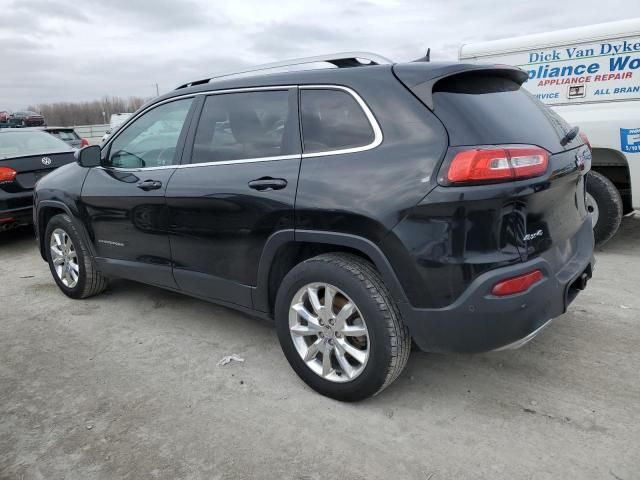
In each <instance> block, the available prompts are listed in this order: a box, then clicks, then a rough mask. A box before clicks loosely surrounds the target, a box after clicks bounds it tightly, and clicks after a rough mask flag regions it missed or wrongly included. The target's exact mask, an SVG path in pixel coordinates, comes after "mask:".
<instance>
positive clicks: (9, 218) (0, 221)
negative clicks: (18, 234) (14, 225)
mask: <svg viewBox="0 0 640 480" xmlns="http://www.w3.org/2000/svg"><path fill="white" fill-rule="evenodd" d="M14 220H15V219H14V218H13V217H6V218H0V223H7V222H13V221H14Z"/></svg>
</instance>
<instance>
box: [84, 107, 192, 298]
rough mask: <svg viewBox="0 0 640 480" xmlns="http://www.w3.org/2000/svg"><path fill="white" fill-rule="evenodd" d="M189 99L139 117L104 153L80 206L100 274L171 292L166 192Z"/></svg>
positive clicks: (185, 127)
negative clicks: (132, 280)
mask: <svg viewBox="0 0 640 480" xmlns="http://www.w3.org/2000/svg"><path fill="white" fill-rule="evenodd" d="M192 105H193V98H181V99H177V100H173V101H167V102H163V103H162V104H159V105H157V106H154V107H151V108H150V109H149V110H147V111H146V112H144V113H143V114H142V115H139V116H138V117H137V118H136V119H135V120H133V122H131V123H130V124H129V125H127V126H126V127H124V128H123V129H122V130H121V131H119V132H118V133H117V135H116V136H114V138H113V139H112V140H111V141H110V142H109V143H108V144H107V145H106V147H105V148H104V149H103V159H102V163H103V165H102V166H100V167H95V168H93V169H91V171H90V172H89V173H88V175H87V178H86V180H85V182H84V185H83V188H82V202H83V204H84V207H85V209H86V215H87V218H88V223H89V225H90V228H91V230H92V237H93V242H94V245H93V246H94V249H95V252H96V257H97V261H98V263H99V264H100V268H101V269H102V270H103V271H104V272H105V273H107V274H109V273H112V274H114V275H116V276H119V277H124V278H132V279H135V280H139V281H142V282H145V283H151V284H156V285H161V286H168V287H173V288H175V287H176V284H175V281H174V280H173V275H172V271H171V251H170V248H169V238H168V232H167V206H166V202H165V198H164V195H165V190H166V188H167V184H168V182H169V179H170V178H171V175H173V173H174V171H175V167H176V164H177V163H179V162H180V158H181V153H182V149H183V146H184V139H185V138H186V132H187V130H188V124H189V121H188V119H189V118H190V111H191V108H192Z"/></svg>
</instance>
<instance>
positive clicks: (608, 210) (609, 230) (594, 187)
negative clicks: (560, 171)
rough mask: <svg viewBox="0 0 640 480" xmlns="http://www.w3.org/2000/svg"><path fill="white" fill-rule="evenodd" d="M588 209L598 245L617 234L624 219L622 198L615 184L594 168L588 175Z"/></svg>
mask: <svg viewBox="0 0 640 480" xmlns="http://www.w3.org/2000/svg"><path fill="white" fill-rule="evenodd" d="M586 204H587V210H588V211H589V214H590V215H591V219H592V222H593V236H594V238H595V241H596V245H597V246H602V245H604V244H605V243H606V242H607V241H609V240H610V239H611V237H613V235H615V233H616V232H617V231H618V228H619V227H620V222H621V221H622V198H621V197H620V192H618V189H617V188H616V187H615V185H614V184H613V183H612V182H611V180H609V179H608V178H607V177H605V176H604V175H602V174H600V173H598V172H594V171H593V170H592V171H590V172H589V174H588V175H587V201H586Z"/></svg>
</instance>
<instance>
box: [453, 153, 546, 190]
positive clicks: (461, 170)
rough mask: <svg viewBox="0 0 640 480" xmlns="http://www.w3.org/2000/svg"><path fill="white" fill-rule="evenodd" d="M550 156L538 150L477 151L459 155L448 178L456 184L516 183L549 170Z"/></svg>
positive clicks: (454, 160)
mask: <svg viewBox="0 0 640 480" xmlns="http://www.w3.org/2000/svg"><path fill="white" fill-rule="evenodd" d="M548 165H549V154H548V153H547V151H546V150H543V149H542V148H539V147H533V146H532V147H512V148H511V147H510V148H476V149H473V150H464V151H462V152H459V153H457V154H456V156H455V157H453V160H452V161H451V165H449V171H448V172H447V178H448V179H449V181H450V182H453V183H463V182H483V181H491V180H515V179H521V178H530V177H537V176H539V175H542V174H543V173H544V172H546V171H547V166H548Z"/></svg>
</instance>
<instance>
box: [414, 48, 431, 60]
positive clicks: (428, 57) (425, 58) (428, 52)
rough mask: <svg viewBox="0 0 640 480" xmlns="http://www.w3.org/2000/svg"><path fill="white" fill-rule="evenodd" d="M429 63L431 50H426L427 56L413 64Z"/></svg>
mask: <svg viewBox="0 0 640 480" xmlns="http://www.w3.org/2000/svg"><path fill="white" fill-rule="evenodd" d="M430 61H431V49H430V48H427V54H426V55H425V56H424V57H421V58H417V59H415V60H414V62H430Z"/></svg>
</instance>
